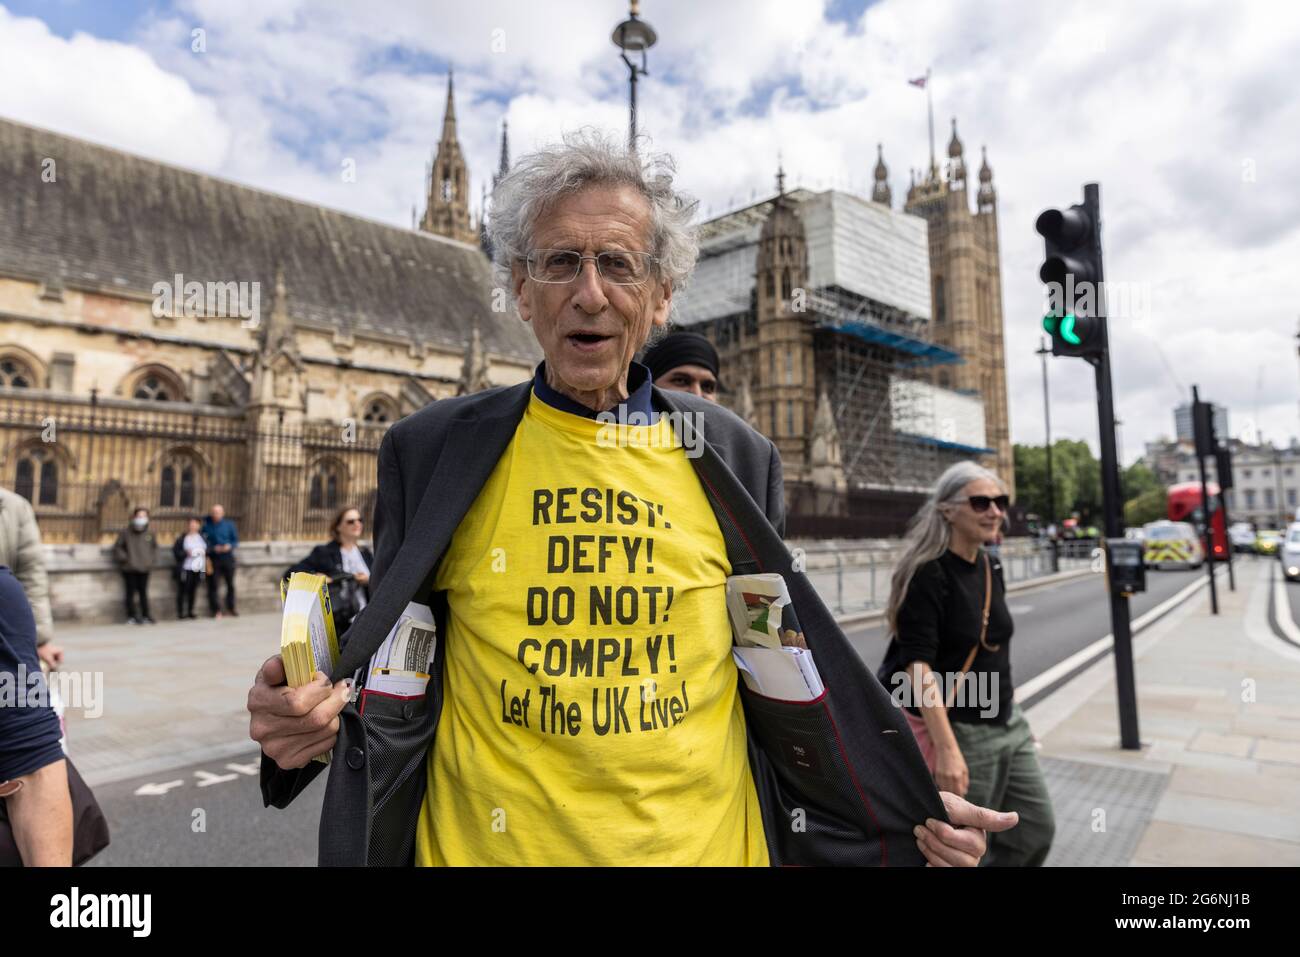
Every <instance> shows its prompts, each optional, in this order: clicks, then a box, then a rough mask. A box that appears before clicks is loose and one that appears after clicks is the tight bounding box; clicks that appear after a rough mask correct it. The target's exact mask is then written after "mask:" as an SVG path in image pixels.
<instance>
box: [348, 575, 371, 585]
mask: <svg viewBox="0 0 1300 957" xmlns="http://www.w3.org/2000/svg"><path fill="white" fill-rule="evenodd" d="M352 577H353V578H355V579H356V580H357V583H358V584H361V585H365V584H368V583H369V581H370V576H369V575H368V574H367V573H365V572H357V573H356V574H355V575H353V576H352Z"/></svg>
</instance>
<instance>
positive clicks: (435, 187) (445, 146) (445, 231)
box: [420, 71, 479, 245]
mask: <svg viewBox="0 0 1300 957" xmlns="http://www.w3.org/2000/svg"><path fill="white" fill-rule="evenodd" d="M455 85H456V83H455V77H454V75H453V74H452V73H451V72H450V71H449V72H448V73H447V107H446V109H445V111H444V112H443V115H442V137H441V138H440V139H439V140H438V151H437V153H436V154H435V155H434V157H433V163H432V164H431V166H430V169H429V178H428V179H429V182H428V200H427V202H426V204H425V207H424V217H423V218H422V219H421V220H420V228H421V229H422V230H424V231H425V232H427V233H437V234H438V235H439V236H446V237H447V238H448V239H455V240H457V241H458V242H462V243H470V244H471V245H472V244H476V243H477V242H478V241H479V230H478V228H477V227H476V226H475V224H474V222H473V220H472V219H471V217H470V211H469V166H468V164H466V162H465V154H464V153H463V152H462V151H461V148H460V139H459V138H458V137H457V136H456V97H455Z"/></svg>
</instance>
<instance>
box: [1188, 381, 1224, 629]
mask: <svg viewBox="0 0 1300 957" xmlns="http://www.w3.org/2000/svg"><path fill="white" fill-rule="evenodd" d="M1200 401H1201V396H1200V393H1199V391H1198V390H1197V387H1196V386H1192V409H1193V410H1195V409H1196V407H1197V405H1199V404H1200ZM1192 421H1193V422H1195V421H1196V416H1195V415H1193V416H1192ZM1196 464H1197V465H1198V466H1200V469H1201V521H1202V522H1203V523H1204V527H1205V567H1206V568H1208V569H1209V570H1210V612H1211V613H1212V614H1215V615H1217V614H1218V613H1219V593H1218V591H1217V590H1216V589H1215V587H1214V517H1213V515H1211V513H1210V487H1209V484H1208V482H1207V481H1206V478H1205V456H1203V455H1202V454H1201V448H1200V445H1199V443H1198V444H1197V448H1196ZM1224 530H1225V531H1226V530H1227V525H1226V524H1225V525H1224Z"/></svg>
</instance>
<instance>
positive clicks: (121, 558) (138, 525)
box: [113, 506, 158, 625]
mask: <svg viewBox="0 0 1300 957" xmlns="http://www.w3.org/2000/svg"><path fill="white" fill-rule="evenodd" d="M113 559H114V561H116V562H117V567H118V568H119V569H121V571H122V581H123V583H124V584H125V585H126V620H127V622H128V623H129V624H132V625H144V624H149V625H152V624H154V620H153V616H152V615H150V614H149V570H150V569H151V568H153V566H154V562H155V561H157V559H158V539H157V537H156V536H155V535H154V533H153V532H151V531H150V530H149V510H148V509H147V508H145V507H144V506H141V507H140V508H137V509H136V510H135V511H134V512H133V513H132V514H131V525H130V527H129V528H126V529H124V530H123V531H121V532H118V535H117V541H116V542H114V543H113ZM137 597H138V598H139V601H140V614H138V615H137V614H136V613H135V605H136V598H137Z"/></svg>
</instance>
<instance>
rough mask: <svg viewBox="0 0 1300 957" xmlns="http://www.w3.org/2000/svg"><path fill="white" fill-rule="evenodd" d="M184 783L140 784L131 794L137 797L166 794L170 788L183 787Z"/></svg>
mask: <svg viewBox="0 0 1300 957" xmlns="http://www.w3.org/2000/svg"><path fill="white" fill-rule="evenodd" d="M184 784H185V782H184V781H168V782H166V783H165V784H153V783H149V784H142V785H140V786H139V787H138V788H136V789H135V791H134V792H133V793H134V794H135V795H136V796H137V797H139V796H142V795H151V796H152V795H157V794H166V793H167V792H168V791H170V790H171V789H172V788H179V787H183V786H184Z"/></svg>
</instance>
